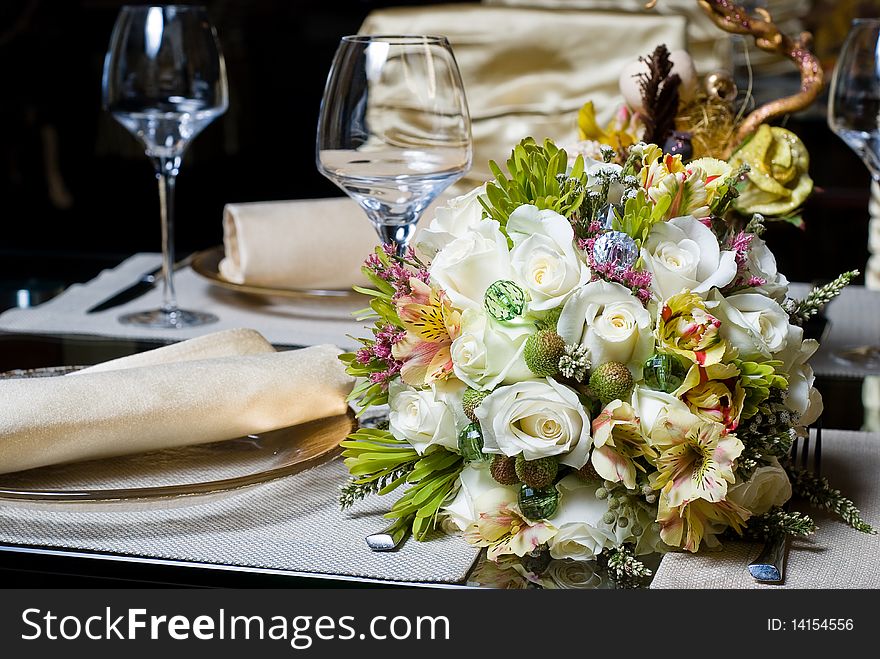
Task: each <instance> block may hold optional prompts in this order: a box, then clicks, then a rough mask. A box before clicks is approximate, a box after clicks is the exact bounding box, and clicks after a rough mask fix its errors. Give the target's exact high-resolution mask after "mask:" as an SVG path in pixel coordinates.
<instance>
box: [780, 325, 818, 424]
mask: <svg viewBox="0 0 880 659" xmlns="http://www.w3.org/2000/svg"><path fill="white" fill-rule="evenodd" d="M818 349H819V342H818V341H816V340H815V339H806V340H804V329H803V328H802V327H798V326H797V325H789V326H788V337H787V339H786V346H785V349H784V350H782V351H781V352H780V353H779V354H777V355H775V358H776V359H778V360H780V361H781V362H782V368H781V370H782V372H783V373H785V374H786V375H787V376H788V393H787V394H786V397H785V406H786V407H787V408H788V409H790V410H791V411H792V412H794V413H796V414H798V415H799V416H800V421H799V425H804V426H805V425H809V424H810V423H813V422H814V421H815V420H816V419H818V418H819V415H820V414H821V413H822V396H821V395H820V394H819V392H818V391H817V390H816V389H815V388H814V387H813V382H814V381H815V380H816V377H815V375H814V374H813V367H812V366H810V365H809V364H808V363H807V360H808V359H809V358H810V357H812V356H813V353H814V352H816V350H818Z"/></svg>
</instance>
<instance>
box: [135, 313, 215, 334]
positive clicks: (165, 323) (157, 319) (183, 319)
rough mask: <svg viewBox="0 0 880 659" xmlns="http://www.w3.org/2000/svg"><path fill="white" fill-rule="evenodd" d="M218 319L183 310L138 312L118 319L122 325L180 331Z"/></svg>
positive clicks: (209, 315)
mask: <svg viewBox="0 0 880 659" xmlns="http://www.w3.org/2000/svg"><path fill="white" fill-rule="evenodd" d="M218 320H220V319H219V318H217V316H215V315H214V314H210V313H205V312H203V311H186V310H185V309H173V310H170V311H169V310H168V309H153V310H152V311H138V312H136V313H129V314H125V315H124V316H120V317H119V322H120V323H122V324H123V325H136V326H138V327H149V328H152V329H182V328H185V327H198V326H199V325H209V324H210V323H216V322H217V321H218Z"/></svg>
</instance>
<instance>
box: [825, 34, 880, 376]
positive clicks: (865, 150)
mask: <svg viewBox="0 0 880 659" xmlns="http://www.w3.org/2000/svg"><path fill="white" fill-rule="evenodd" d="M828 126H829V128H831V130H832V131H833V132H834V133H836V134H837V136H838V137H840V138H841V139H842V140H843V141H844V142H845V143H846V144H847V146H849V147H850V148H851V149H852V150H853V151H855V152H856V153H857V154H858V155H859V157H860V158H861V159H862V161H863V162H864V163H865V166H866V167H867V168H868V171H869V172H870V173H871V178H872V179H873V180H874V183H875V184H877V183H880V19H856V20H855V21H853V24H852V27H851V28H850V31H849V34H848V35H847V38H846V41H845V42H844V45H843V48H842V49H841V51H840V55H839V56H838V59H837V62H836V64H835V66H834V73H833V74H832V76H831V89H830V90H829V93H828ZM834 358H835V359H837V360H838V361H841V362H843V363H844V364H847V365H850V366H861V367H863V368H867V369H871V370H880V345H866V346H858V347H853V348H849V349H846V350H842V351H838V352H837V353H835V354H834Z"/></svg>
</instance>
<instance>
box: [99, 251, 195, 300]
mask: <svg viewBox="0 0 880 659" xmlns="http://www.w3.org/2000/svg"><path fill="white" fill-rule="evenodd" d="M191 260H192V254H190V255H189V256H187V257H186V258H185V259H181V260H180V261H178V262H177V263H175V264H174V266H173V269H174V270H175V271H177V270H179V269H180V268H183V267H186V266H187V265H189V263H190V261H191ZM161 281H162V266H161V265H160V266H159V267H158V268H156V269H155V270H150V271H149V272H147V273H144V274H143V275H141V277H140V278H139V279H138V280H137V281H136V282H135V283H133V284H132V285H131V286H129V287H128V288H124V289H122V290H121V291H119V292H118V293H116V294H114V295H112V296H110V297H108V298H107V299H106V300H104V301H103V302H99V303H98V304H96V305H94V306H93V307H91V308H90V309H88V310H87V311H86V313H87V314H89V313H96V312H98V311H106V310H107V309H112V308H113V307H118V306H119V305H120V304H125V303H126V302H131V301H132V300H134V299H136V298H139V297H140V296H141V295H144V294H145V293H146V292H147V291H149V290H150V289H152V288H153V287H154V286H155V285H156V284H158V283H159V282H161Z"/></svg>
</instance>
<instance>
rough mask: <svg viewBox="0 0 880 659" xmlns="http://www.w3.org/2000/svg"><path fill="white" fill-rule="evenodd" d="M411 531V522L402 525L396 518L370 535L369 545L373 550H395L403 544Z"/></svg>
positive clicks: (368, 537)
mask: <svg viewBox="0 0 880 659" xmlns="http://www.w3.org/2000/svg"><path fill="white" fill-rule="evenodd" d="M409 533H410V524H404V525H401V523H400V520H394V522H392V523H391V524H389V525H388V526H386V527H385V528H384V529H382V530H381V531H379V532H378V533H373V534H372V535H368V536H367V537H366V541H367V547H369V548H370V549H372V550H373V551H393V550H395V549H397V548H398V547H399V546H400V545H402V544H403V541H404V540H406V539H407V537H409Z"/></svg>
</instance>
